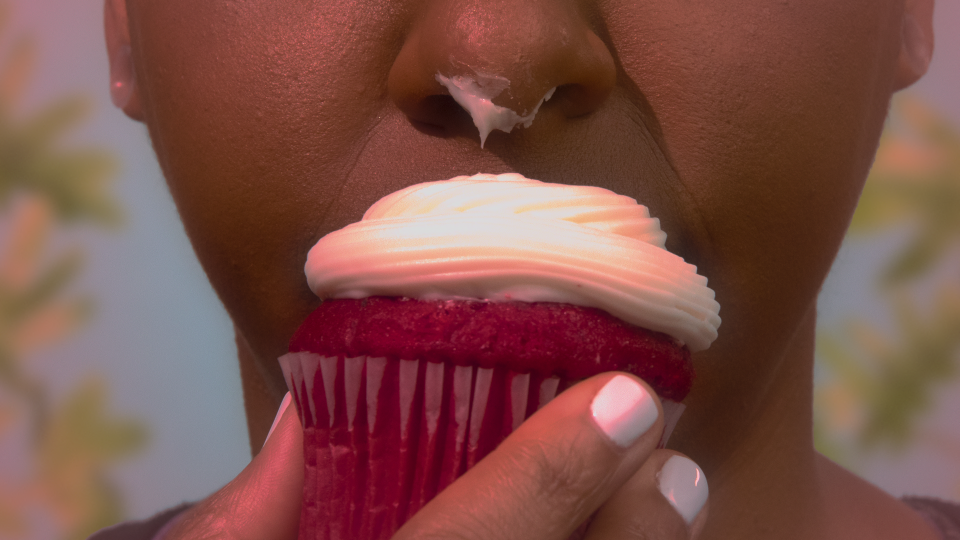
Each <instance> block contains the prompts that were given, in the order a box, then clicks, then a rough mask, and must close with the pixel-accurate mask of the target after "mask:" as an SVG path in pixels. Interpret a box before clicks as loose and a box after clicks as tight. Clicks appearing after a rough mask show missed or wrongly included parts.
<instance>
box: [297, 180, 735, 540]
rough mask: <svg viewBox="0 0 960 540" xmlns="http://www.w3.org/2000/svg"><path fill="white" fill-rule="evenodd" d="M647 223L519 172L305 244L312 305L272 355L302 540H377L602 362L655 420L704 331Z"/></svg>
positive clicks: (436, 194) (386, 204) (381, 211)
mask: <svg viewBox="0 0 960 540" xmlns="http://www.w3.org/2000/svg"><path fill="white" fill-rule="evenodd" d="M665 240H666V235H665V234H664V233H663V232H662V231H661V230H660V226H659V220H657V219H655V218H651V217H650V215H649V213H648V212H647V209H646V208H645V207H643V206H640V205H638V204H637V203H636V201H635V200H633V199H631V198H629V197H625V196H621V195H617V194H615V193H613V192H610V191H608V190H605V189H601V188H596V187H583V186H567V185H558V184H547V183H543V182H539V181H536V180H530V179H527V178H524V177H523V176H521V175H518V174H504V175H497V176H494V175H475V176H472V177H457V178H453V179H451V180H445V181H439V182H427V183H423V184H418V185H414V186H410V187H408V188H406V189H403V190H400V191H398V192H395V193H392V194H390V195H388V196H386V197H384V198H383V199H381V200H380V201H378V202H377V203H376V204H374V205H373V206H372V207H371V208H370V209H369V210H368V211H367V212H366V214H364V217H363V220H362V221H360V222H358V223H355V224H352V225H349V226H347V227H345V228H344V229H341V230H339V231H336V232H333V233H331V234H329V235H327V236H325V237H323V238H322V239H320V241H319V242H318V243H317V244H316V245H315V246H314V247H313V248H312V249H311V251H310V253H309V256H308V258H307V264H306V274H307V281H308V283H309V285H310V288H311V289H312V290H313V291H314V293H316V294H317V295H318V296H319V297H320V298H321V299H323V303H322V304H321V305H320V307H318V308H317V310H316V311H315V312H314V313H312V314H311V315H310V316H309V317H308V318H307V320H306V321H305V322H304V323H303V324H302V325H301V326H300V328H299V329H298V330H297V332H296V333H295V335H294V337H293V339H292V340H291V343H290V349H289V350H290V352H289V353H288V354H287V355H285V356H283V357H281V358H280V364H281V367H282V368H283V371H284V374H285V376H286V379H287V384H288V386H289V388H290V390H291V392H292V394H293V397H294V401H295V402H296V404H297V408H298V411H299V414H300V418H301V422H302V424H303V428H304V458H305V466H306V470H305V483H304V499H303V510H302V513H301V519H300V538H301V539H306V538H310V539H314V538H323V539H334V538H350V539H381V538H382V539H387V538H389V537H390V536H391V535H392V534H393V533H394V532H395V531H396V530H397V529H398V528H399V527H400V526H401V525H402V524H403V523H404V522H405V521H406V520H407V519H408V518H409V517H411V516H412V515H413V514H414V513H416V511H417V510H419V509H420V508H421V507H423V505H425V504H426V503H427V502H428V501H429V500H430V499H431V498H432V497H433V496H434V495H436V494H437V493H439V492H440V491H441V490H442V489H443V488H444V487H446V486H447V485H449V484H450V483H451V482H453V481H454V480H455V479H456V478H457V477H458V476H460V475H461V474H463V473H464V472H465V471H466V470H468V469H469V468H470V467H471V466H473V464H475V463H476V462H477V461H479V460H480V459H482V458H483V457H484V456H485V455H486V454H488V453H489V452H490V451H492V450H493V449H494V448H495V447H496V446H497V445H498V444H499V443H500V442H501V441H502V440H503V439H504V438H506V437H507V436H508V435H509V434H510V433H511V432H512V431H513V430H514V429H516V427H517V426H519V425H520V423H521V422H523V420H524V419H526V418H527V417H528V416H529V415H531V414H533V412H535V411H536V410H537V409H538V408H539V407H542V406H543V405H545V404H546V403H548V402H549V401H550V400H551V399H552V398H553V397H554V396H555V395H556V394H557V393H558V392H561V391H563V389H565V388H566V387H567V386H569V385H571V384H573V383H575V382H577V381H578V380H581V379H584V378H586V377H590V376H592V375H595V374H597V373H601V372H604V371H611V370H620V371H627V372H630V373H634V374H636V375H637V376H639V377H641V378H643V379H644V380H645V381H647V382H648V383H649V384H650V385H651V387H652V388H653V389H654V390H655V391H656V392H657V394H658V395H659V396H660V397H661V399H662V400H663V403H664V413H665V415H666V418H665V420H666V423H667V426H668V429H666V430H665V433H664V438H663V439H662V440H661V444H663V443H665V441H666V437H668V436H669V431H670V429H672V426H673V425H674V424H675V422H676V420H677V418H678V417H679V414H680V412H681V411H682V405H680V401H681V400H682V399H683V398H684V396H686V394H687V392H688V391H689V390H690V387H691V385H692V383H693V377H694V373H693V368H692V365H691V362H690V353H691V352H696V351H698V350H702V349H705V348H707V347H708V346H709V345H710V343H711V342H712V341H713V340H714V339H715V338H716V335H717V327H718V326H719V324H720V318H719V316H718V313H719V305H718V304H717V303H716V301H715V300H714V294H713V291H711V290H710V289H709V288H707V286H706V283H707V280H706V278H703V277H701V276H699V275H697V273H696V269H695V268H694V267H693V266H691V265H689V264H687V263H685V262H684V261H683V260H682V259H681V258H679V257H677V256H676V255H673V254H671V253H669V252H668V251H666V249H665V248H664V241H665Z"/></svg>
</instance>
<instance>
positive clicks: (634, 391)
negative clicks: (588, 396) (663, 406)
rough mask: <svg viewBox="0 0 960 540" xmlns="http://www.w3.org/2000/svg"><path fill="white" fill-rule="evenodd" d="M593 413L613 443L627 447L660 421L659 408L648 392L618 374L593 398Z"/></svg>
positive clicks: (591, 406)
mask: <svg viewBox="0 0 960 540" xmlns="http://www.w3.org/2000/svg"><path fill="white" fill-rule="evenodd" d="M590 412H591V413H592V414H593V419H594V421H595V422H596V423H597V425H598V426H600V429H601V430H603V432H604V433H606V434H607V436H608V437H610V439H611V440H613V442H615V443H617V444H618V445H619V446H621V447H623V448H626V447H628V446H630V445H631V444H633V443H634V441H636V440H637V438H639V437H640V435H643V434H644V433H645V432H646V431H647V430H648V429H650V427H651V426H652V425H653V424H654V422H656V421H657V405H656V403H654V401H653V398H652V397H650V394H649V393H647V390H646V389H645V388H644V387H643V386H641V385H640V384H639V383H637V382H636V381H634V380H633V379H631V378H630V377H627V376H626V375H617V376H616V377H614V378H612V379H610V380H609V381H607V384H606V385H604V387H603V388H601V389H600V391H599V392H598V393H597V395H596V397H594V398H593V403H592V404H590Z"/></svg>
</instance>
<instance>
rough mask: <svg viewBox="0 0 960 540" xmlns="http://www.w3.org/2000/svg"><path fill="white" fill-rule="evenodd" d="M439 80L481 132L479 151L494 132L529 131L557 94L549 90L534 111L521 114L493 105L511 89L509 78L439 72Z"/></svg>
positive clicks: (553, 90) (554, 89)
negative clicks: (541, 107) (521, 129)
mask: <svg viewBox="0 0 960 540" xmlns="http://www.w3.org/2000/svg"><path fill="white" fill-rule="evenodd" d="M436 79H437V82H438V83H440V84H442V85H443V86H445V87H446V89H447V91H448V92H450V96H451V97H453V100H454V101H456V102H457V103H458V104H459V105H460V106H461V107H463V108H464V109H465V110H466V111H467V112H468V113H470V117H471V118H473V124H474V125H475V126H477V130H478V131H479V132H480V148H483V145H484V143H485V142H486V141H487V135H490V132H491V131H493V130H495V129H499V130H500V131H503V132H505V133H510V132H511V131H513V128H515V127H517V126H521V125H522V126H523V127H525V128H528V127H530V126H531V125H532V124H533V119H534V118H535V117H536V116H537V111H539V110H540V106H541V105H543V103H544V102H545V101H549V100H550V98H551V97H553V93H554V92H555V91H556V90H557V87H556V86H554V87H553V88H551V89H550V90H547V93H546V94H544V96H543V97H542V98H540V101H539V102H537V104H536V106H534V107H533V110H531V111H521V112H519V113H518V112H515V111H513V110H512V109H508V108H507V107H501V106H500V105H495V104H494V103H493V99H494V98H496V97H497V96H499V95H500V94H501V93H502V92H503V91H504V90H506V89H507V88H509V87H510V81H509V80H508V79H507V78H506V77H500V76H498V75H490V74H487V73H483V72H477V73H476V77H475V78H474V77H471V76H469V75H453V76H450V77H446V76H444V75H442V74H441V73H440V72H437V75H436Z"/></svg>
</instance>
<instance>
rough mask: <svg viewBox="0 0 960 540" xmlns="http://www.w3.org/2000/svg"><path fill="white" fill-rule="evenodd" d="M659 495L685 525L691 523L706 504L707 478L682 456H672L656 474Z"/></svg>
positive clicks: (695, 465) (708, 492)
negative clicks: (675, 510) (666, 501)
mask: <svg viewBox="0 0 960 540" xmlns="http://www.w3.org/2000/svg"><path fill="white" fill-rule="evenodd" d="M657 480H658V481H659V482H660V493H663V496H664V497H666V498H667V500H668V501H670V504H672V505H673V507H674V508H676V509H677V512H679V513H680V515H681V516H683V520H684V521H686V522H687V525H689V524H691V523H693V518H695V517H697V514H699V513H700V509H701V508H703V505H704V504H705V503H706V502H707V495H709V494H710V490H709V489H707V477H706V476H704V475H703V471H702V470H700V467H698V466H697V464H696V463H694V462H692V461H690V460H689V459H687V458H685V457H683V456H673V457H671V458H670V459H668V460H667V462H666V463H664V464H663V468H661V469H660V472H659V473H657Z"/></svg>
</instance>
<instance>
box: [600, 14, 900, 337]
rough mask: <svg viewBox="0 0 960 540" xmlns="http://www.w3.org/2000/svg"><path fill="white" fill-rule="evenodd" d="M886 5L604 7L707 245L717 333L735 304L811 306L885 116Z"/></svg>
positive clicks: (891, 42) (892, 27)
mask: <svg viewBox="0 0 960 540" xmlns="http://www.w3.org/2000/svg"><path fill="white" fill-rule="evenodd" d="M891 3H892V2H878V1H876V0H859V1H856V0H855V1H850V2H835V1H834V0H811V1H809V2H802V3H799V5H795V4H797V3H791V4H788V3H785V2H781V3H771V2H766V1H763V2H759V1H740V2H722V3H721V2H710V1H706V0H702V1H698V2H694V4H696V5H695V6H691V5H689V4H690V3H689V2H682V4H683V5H681V2H653V3H643V5H640V4H636V3H629V4H628V3H626V2H623V3H616V2H612V3H610V4H609V7H610V9H611V13H610V14H609V15H608V16H607V17H606V19H607V20H608V21H615V23H614V24H612V25H611V26H609V32H610V39H611V41H612V42H613V44H614V46H615V48H616V49H617V51H618V52H619V60H620V62H621V64H622V69H623V70H624V74H625V76H626V77H628V78H629V79H630V81H631V82H632V83H633V84H635V85H636V86H637V88H638V89H639V91H640V92H642V93H643V94H644V96H645V97H646V99H647V100H648V102H649V103H650V106H651V108H652V110H653V111H654V113H655V114H656V116H657V120H658V121H659V123H660V129H661V132H662V145H663V147H664V152H665V153H666V154H667V155H668V158H669V159H670V160H671V163H672V164H673V166H674V168H675V170H676V171H677V173H678V175H679V178H680V181H681V183H682V184H683V188H684V189H685V190H686V191H687V192H688V195H689V196H690V198H691V199H692V200H693V201H694V205H695V206H696V209H695V212H694V213H693V214H692V217H693V218H694V219H697V220H700V222H701V225H702V227H703V229H704V231H705V235H706V239H705V241H706V242H708V243H709V244H710V246H709V248H707V252H708V253H709V257H705V258H704V259H705V261H704V264H702V270H704V273H705V275H708V276H710V279H711V284H712V285H713V286H714V287H715V288H716V289H717V293H718V300H719V301H720V302H721V305H723V306H724V321H725V323H724V324H725V325H726V324H727V320H728V316H731V315H732V316H733V317H737V314H736V312H735V311H733V312H731V310H730V309H728V308H734V306H736V305H737V304H747V305H748V306H749V307H757V306H765V307H766V309H767V310H770V309H771V306H778V307H780V308H788V309H781V312H785V313H791V314H794V315H795V314H797V313H802V306H803V305H806V304H807V303H809V302H810V301H811V300H812V299H813V298H814V297H815V295H816V293H817V290H818V289H819V286H820V283H821V282H822V280H823V278H824V276H825V275H826V272H827V271H828V269H829V266H830V264H831V262H832V260H833V257H834V255H835V253H836V250H837V249H838V247H839V243H840V241H841V240H842V237H843V234H844V231H845V229H846V226H847V224H848V222H849V218H850V215H851V214H852V211H853V208H854V207H855V205H856V199H857V197H858V195H859V192H860V189H861V187H862V183H863V180H864V179H865V177H866V173H867V171H868V169H869V166H870V163H871V161H872V158H873V153H874V149H875V146H876V142H877V140H878V137H879V133H880V130H881V128H882V123H883V119H884V117H885V115H886V108H887V103H888V100H889V97H890V93H891V83H892V69H893V66H894V62H895V59H896V48H895V45H896V44H895V41H896V40H895V39H889V38H890V37H891V36H894V37H895V36H897V35H898V34H897V27H896V24H895V22H896V17H895V16H894V15H895V13H894V10H893V9H892V7H891V6H889V5H888V4H891ZM648 4H649V5H648ZM871 17H872V18H871ZM854 21H856V22H854ZM711 267H713V268H711ZM785 282H786V283H791V287H790V288H789V289H790V290H789V292H787V291H784V287H783V284H784V283H785ZM785 304H786V305H785ZM798 308H799V309H798ZM734 309H736V308H734ZM731 322H733V321H732V320H731Z"/></svg>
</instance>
